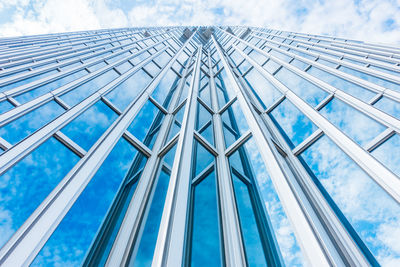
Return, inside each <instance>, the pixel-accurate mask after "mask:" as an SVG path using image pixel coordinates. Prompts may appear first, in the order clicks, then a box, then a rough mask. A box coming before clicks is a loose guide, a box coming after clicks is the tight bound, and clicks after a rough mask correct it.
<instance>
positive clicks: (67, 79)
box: [14, 70, 88, 104]
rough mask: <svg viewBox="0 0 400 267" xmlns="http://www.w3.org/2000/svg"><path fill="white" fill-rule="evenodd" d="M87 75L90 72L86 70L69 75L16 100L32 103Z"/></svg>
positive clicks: (17, 97)
mask: <svg viewBox="0 0 400 267" xmlns="http://www.w3.org/2000/svg"><path fill="white" fill-rule="evenodd" d="M85 74H88V72H87V71H86V70H80V71H77V72H75V73H72V74H68V75H67V76H65V77H63V78H61V79H58V80H55V81H53V82H50V83H48V84H45V85H42V86H40V87H38V88H36V89H33V90H31V91H28V92H26V93H24V94H22V95H19V96H16V97H14V98H15V99H16V100H17V101H18V102H19V103H21V104H23V103H26V102H28V101H31V100H32V99H34V98H36V97H39V96H41V95H43V94H45V93H48V92H50V91H53V90H55V89H57V88H59V87H61V86H63V85H65V84H67V83H69V82H71V81H73V80H76V79H79V78H81V77H82V76H84V75H85Z"/></svg>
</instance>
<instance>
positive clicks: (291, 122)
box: [270, 100, 317, 146]
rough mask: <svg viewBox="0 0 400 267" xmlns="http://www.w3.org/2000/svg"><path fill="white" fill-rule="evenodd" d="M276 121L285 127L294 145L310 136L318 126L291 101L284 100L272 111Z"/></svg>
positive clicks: (271, 114)
mask: <svg viewBox="0 0 400 267" xmlns="http://www.w3.org/2000/svg"><path fill="white" fill-rule="evenodd" d="M270 116H271V117H273V119H274V122H275V123H276V124H278V125H279V126H280V127H282V128H283V130H284V132H285V134H286V135H287V136H288V137H289V138H290V140H291V142H292V143H293V144H294V146H297V145H298V144H300V143H301V142H302V141H304V140H305V139H306V138H307V137H308V136H310V135H311V134H312V133H313V132H314V131H315V130H316V129H317V127H316V126H315V125H314V124H313V123H312V122H311V121H310V119H308V118H307V117H306V116H305V115H304V114H303V113H302V112H301V111H300V110H298V109H297V108H296V107H295V106H294V105H293V104H292V103H291V102H289V101H288V100H284V101H283V102H282V103H281V104H279V106H277V107H276V108H275V109H274V110H273V111H272V112H271V113H270Z"/></svg>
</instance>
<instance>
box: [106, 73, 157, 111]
mask: <svg viewBox="0 0 400 267" xmlns="http://www.w3.org/2000/svg"><path fill="white" fill-rule="evenodd" d="M150 81H151V78H150V76H149V75H148V74H147V73H145V72H144V71H143V70H139V71H137V72H136V73H135V74H133V75H132V76H131V77H129V78H128V79H126V80H125V81H124V82H122V83H121V84H119V85H118V86H117V87H115V88H114V89H113V90H112V91H111V92H110V93H108V94H107V95H106V97H107V98H108V99H109V100H110V101H111V102H112V103H113V104H114V105H115V106H116V107H117V108H119V110H121V111H123V110H124V109H125V108H126V107H127V106H128V105H129V103H130V102H131V101H132V100H134V98H135V97H136V96H137V95H138V94H139V93H140V92H141V91H142V90H144V88H145V87H146V86H147V84H148V83H149V82H150Z"/></svg>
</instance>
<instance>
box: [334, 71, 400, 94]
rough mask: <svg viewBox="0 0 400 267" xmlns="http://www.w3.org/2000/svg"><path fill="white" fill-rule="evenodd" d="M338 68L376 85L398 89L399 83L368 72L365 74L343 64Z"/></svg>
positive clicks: (399, 89)
mask: <svg viewBox="0 0 400 267" xmlns="http://www.w3.org/2000/svg"><path fill="white" fill-rule="evenodd" d="M339 70H341V71H343V72H346V73H347V74H350V75H353V76H356V77H358V78H361V79H363V80H366V81H369V82H372V83H375V84H377V85H380V86H383V87H385V88H389V89H392V90H396V91H400V85H398V84H395V83H392V82H389V81H387V80H383V79H381V78H378V77H375V76H372V75H369V74H366V73H363V72H361V71H358V70H353V69H350V68H348V67H344V66H340V68H339Z"/></svg>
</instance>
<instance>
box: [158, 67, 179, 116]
mask: <svg viewBox="0 0 400 267" xmlns="http://www.w3.org/2000/svg"><path fill="white" fill-rule="evenodd" d="M178 82H179V77H178V76H177V75H176V74H175V72H174V71H173V70H172V69H170V70H168V72H167V73H166V74H165V76H164V77H163V78H162V79H161V81H160V83H159V84H158V85H157V87H156V88H155V89H154V91H153V93H152V94H151V96H152V97H153V98H154V99H155V100H157V102H158V103H160V104H162V105H163V106H164V107H166V108H167V107H168V105H169V102H170V101H171V97H172V92H173V91H175V87H176V86H177V84H178ZM172 90H173V91H172Z"/></svg>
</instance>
